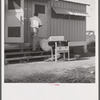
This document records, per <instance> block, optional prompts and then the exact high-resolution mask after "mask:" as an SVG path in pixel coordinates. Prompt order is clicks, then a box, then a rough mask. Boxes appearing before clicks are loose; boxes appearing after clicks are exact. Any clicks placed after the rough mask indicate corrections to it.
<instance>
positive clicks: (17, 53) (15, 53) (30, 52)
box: [5, 51, 49, 56]
mask: <svg viewBox="0 0 100 100" xmlns="http://www.w3.org/2000/svg"><path fill="white" fill-rule="evenodd" d="M47 52H49V51H36V52H35V51H34V52H33V51H27V52H13V53H5V55H6V56H8V55H20V54H39V53H47Z"/></svg>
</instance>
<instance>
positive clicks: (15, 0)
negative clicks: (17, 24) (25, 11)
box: [8, 0, 21, 10]
mask: <svg viewBox="0 0 100 100" xmlns="http://www.w3.org/2000/svg"><path fill="white" fill-rule="evenodd" d="M20 6H21V1H20V0H8V9H9V10H13V9H20Z"/></svg>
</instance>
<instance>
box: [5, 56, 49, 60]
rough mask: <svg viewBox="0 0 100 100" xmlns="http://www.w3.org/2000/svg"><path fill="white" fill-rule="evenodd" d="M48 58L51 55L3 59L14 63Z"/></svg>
mask: <svg viewBox="0 0 100 100" xmlns="http://www.w3.org/2000/svg"><path fill="white" fill-rule="evenodd" d="M50 56H51V55H43V56H28V57H17V58H9V59H5V61H15V60H25V59H36V58H46V57H50Z"/></svg>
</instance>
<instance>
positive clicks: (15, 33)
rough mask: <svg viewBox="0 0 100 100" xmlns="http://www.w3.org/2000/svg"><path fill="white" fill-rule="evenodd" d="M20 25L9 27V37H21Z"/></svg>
mask: <svg viewBox="0 0 100 100" xmlns="http://www.w3.org/2000/svg"><path fill="white" fill-rule="evenodd" d="M20 33H21V32H20V27H8V37H20Z"/></svg>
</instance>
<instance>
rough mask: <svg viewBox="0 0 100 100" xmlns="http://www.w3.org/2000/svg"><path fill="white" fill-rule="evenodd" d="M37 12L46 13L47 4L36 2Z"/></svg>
mask: <svg viewBox="0 0 100 100" xmlns="http://www.w3.org/2000/svg"><path fill="white" fill-rule="evenodd" d="M35 12H36V13H42V14H45V5H37V4H35Z"/></svg>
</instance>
